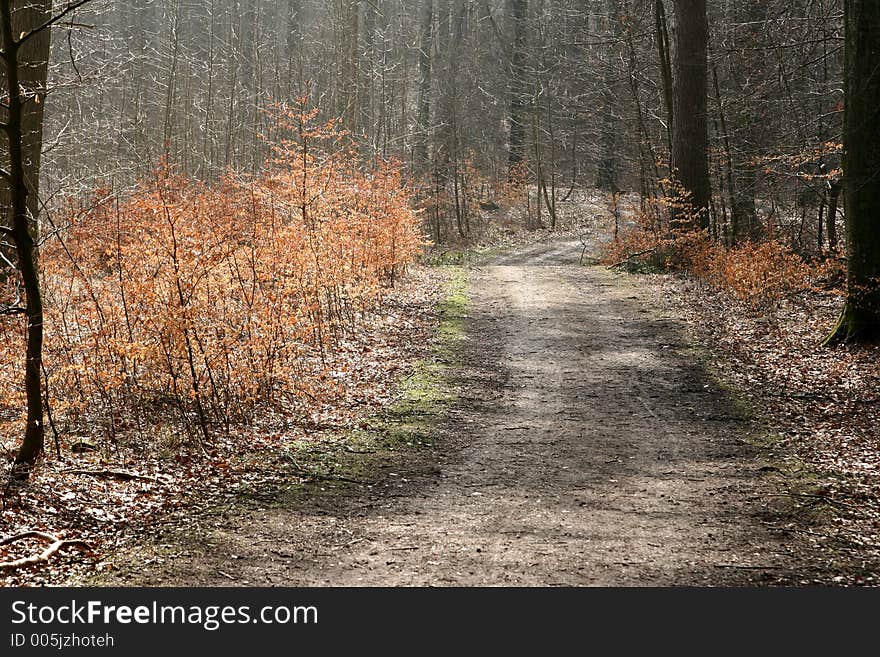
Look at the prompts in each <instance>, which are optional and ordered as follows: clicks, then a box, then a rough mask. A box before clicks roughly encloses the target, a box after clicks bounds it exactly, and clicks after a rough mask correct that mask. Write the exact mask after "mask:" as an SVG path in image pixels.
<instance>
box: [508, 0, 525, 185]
mask: <svg viewBox="0 0 880 657" xmlns="http://www.w3.org/2000/svg"><path fill="white" fill-rule="evenodd" d="M511 8H512V11H513V48H512V50H511V61H510V69H511V70H510V116H509V123H510V127H509V132H508V142H507V144H508V157H507V169H508V173H509V174H512V173H513V172H514V170H515V169H516V167H517V165H518V164H519V163H520V162H522V161H523V157H524V156H525V136H526V112H527V111H528V102H529V99H528V97H527V94H528V92H527V90H526V56H527V54H528V53H527V52H526V48H527V44H528V18H529V3H528V0H511Z"/></svg>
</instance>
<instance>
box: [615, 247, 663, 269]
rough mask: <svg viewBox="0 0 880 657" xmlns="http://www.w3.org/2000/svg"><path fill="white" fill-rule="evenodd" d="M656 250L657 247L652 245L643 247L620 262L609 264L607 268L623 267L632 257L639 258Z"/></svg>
mask: <svg viewBox="0 0 880 657" xmlns="http://www.w3.org/2000/svg"><path fill="white" fill-rule="evenodd" d="M656 251H657V247H656V246H652V247H651V248H650V249H645V250H644V251H639V252H638V253H633V254H631V255H628V256H626V257H625V258H624V259H623V260H621V261H620V262H618V263H616V264H613V265H609V266H608V269H617V268H618V267H623V266H624V265H625V264H626V263H628V262H629V261H630V260H632V259H633V258H641V257H642V256H645V255H648V254H649V253H656Z"/></svg>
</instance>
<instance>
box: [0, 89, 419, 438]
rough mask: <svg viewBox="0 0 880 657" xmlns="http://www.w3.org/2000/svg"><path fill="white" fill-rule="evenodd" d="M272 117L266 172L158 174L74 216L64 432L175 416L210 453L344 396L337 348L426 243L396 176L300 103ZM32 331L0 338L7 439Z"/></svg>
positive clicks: (60, 345)
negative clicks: (243, 430) (264, 411)
mask: <svg viewBox="0 0 880 657" xmlns="http://www.w3.org/2000/svg"><path fill="white" fill-rule="evenodd" d="M272 111H273V117H274V118H275V131H274V134H273V141H272V143H271V147H272V157H271V161H270V162H269V163H268V165H267V168H266V170H265V172H264V173H263V174H261V175H260V176H253V177H246V176H235V175H232V174H229V175H227V176H226V177H225V178H224V179H223V180H221V181H220V182H218V183H216V184H203V183H199V182H195V181H193V180H189V179H187V178H186V177H184V176H181V175H178V174H176V173H175V172H174V171H172V170H171V168H170V167H168V166H165V165H162V166H160V167H159V168H158V169H157V170H156V172H155V175H154V177H153V178H152V179H150V180H148V181H145V182H143V183H142V184H141V185H140V186H138V187H137V188H136V189H135V190H134V191H132V192H131V193H129V194H126V195H119V196H111V195H109V194H108V193H107V192H106V190H99V191H98V192H97V193H96V194H95V196H94V198H92V199H89V200H88V202H87V203H85V204H81V202H80V203H77V202H75V201H71V202H70V203H69V204H68V208H67V211H66V215H67V219H68V223H69V227H68V228H67V229H65V230H64V231H63V232H60V233H59V234H58V235H57V236H56V239H52V240H49V241H48V242H47V244H46V245H45V247H44V248H43V250H42V251H41V266H42V269H43V276H44V287H45V296H46V301H47V317H46V354H45V365H46V380H47V383H48V389H49V393H50V395H51V400H52V410H53V414H54V417H53V419H54V421H55V422H56V423H57V424H59V425H63V426H66V427H68V428H69V430H70V431H75V430H77V429H80V430H89V431H93V430H94V428H95V426H96V425H97V426H101V427H104V428H105V429H106V430H107V431H108V433H113V434H115V432H116V431H117V430H118V429H119V428H120V427H124V426H126V423H130V422H142V421H146V422H148V423H149V422H151V421H154V420H156V419H157V418H159V417H161V418H168V417H169V416H170V417H173V418H176V422H177V423H178V424H179V425H180V426H183V427H186V429H187V430H188V431H189V433H190V435H191V436H193V437H197V438H199V439H200V440H203V441H204V440H208V439H209V438H210V436H211V434H212V432H214V431H216V430H217V429H227V430H228V429H229V428H230V426H231V425H233V424H234V423H239V422H243V421H248V420H249V419H251V418H252V416H253V414H254V412H255V411H256V410H258V409H259V408H260V407H262V406H263V405H273V404H283V405H284V407H285V408H286V409H293V410H296V409H297V408H302V407H303V406H304V405H305V404H307V403H309V402H310V401H313V400H318V399H322V398H324V397H325V396H326V395H327V394H328V393H330V392H332V391H333V390H334V389H335V385H336V384H335V383H334V380H333V379H332V378H331V377H329V376H327V375H326V373H325V371H324V370H325V367H324V365H323V360H324V356H325V354H326V353H327V350H328V349H330V348H332V347H333V345H334V344H335V343H336V341H337V340H338V339H340V337H341V336H343V335H346V334H348V333H350V332H352V331H356V330H357V328H358V326H359V323H360V322H361V321H362V320H363V317H364V315H365V313H366V312H368V311H369V310H370V309H372V308H374V307H375V306H376V305H377V304H378V303H380V302H381V300H382V296H383V293H384V291H385V290H386V288H387V287H388V286H389V285H393V283H394V280H395V278H396V277H398V276H399V275H400V274H401V273H402V272H403V270H404V269H405V267H406V266H407V264H408V263H410V262H411V261H412V260H413V259H414V257H415V256H416V255H417V253H418V251H419V250H420V248H421V244H422V238H421V236H420V235H419V230H418V228H419V227H418V221H417V219H416V217H415V215H414V213H413V212H412V210H411V207H410V197H409V193H408V191H407V189H406V187H405V185H404V184H403V182H402V178H401V173H400V167H399V166H398V165H397V164H395V163H393V162H373V163H370V164H369V165H363V164H361V163H359V162H358V160H357V158H355V157H354V156H353V154H352V153H351V152H350V151H349V150H348V149H347V148H346V147H345V144H344V141H345V140H344V139H343V137H344V133H342V132H340V131H338V130H336V128H335V126H334V125H333V124H324V125H316V123H315V114H314V113H313V112H310V111H306V110H305V101H302V102H301V103H300V104H298V105H297V106H295V107H293V108H289V107H286V106H280V105H279V106H275V107H274V108H273V110H272ZM20 329H21V327H19V326H18V323H17V322H11V321H6V322H3V323H2V324H0V330H2V331H3V332H5V333H6V335H4V336H3V337H4V338H6V339H5V340H4V346H3V347H2V351H0V362H2V364H3V371H2V376H0V394H2V396H3V399H4V408H5V411H6V413H5V414H3V415H0V424H4V423H5V421H9V422H14V423H15V424H14V426H13V425H11V426H10V431H9V434H8V435H14V433H15V430H16V429H17V427H18V426H19V424H18V420H19V419H20V418H19V413H20V410H19V409H21V408H23V407H24V406H23V404H22V403H21V396H22V394H21V390H20V383H19V382H18V378H19V377H18V376H17V373H18V372H19V371H20V366H21V364H20V363H19V362H18V361H19V357H18V354H17V352H16V351H15V346H16V345H20V344H21V340H20V339H9V338H11V337H12V335H11V334H12V333H15V332H16V331H18V332H20ZM0 412H2V411H0Z"/></svg>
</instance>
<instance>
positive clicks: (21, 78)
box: [0, 0, 83, 478]
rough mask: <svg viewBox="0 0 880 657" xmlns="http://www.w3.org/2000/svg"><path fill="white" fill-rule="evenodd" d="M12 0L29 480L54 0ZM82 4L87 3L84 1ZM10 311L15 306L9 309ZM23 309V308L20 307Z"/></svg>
mask: <svg viewBox="0 0 880 657" xmlns="http://www.w3.org/2000/svg"><path fill="white" fill-rule="evenodd" d="M13 4H14V3H13V1H12V0H0V61H2V68H3V74H4V75H3V81H4V82H5V86H6V89H5V94H4V95H5V97H6V107H5V117H4V119H5V120H4V122H3V124H2V131H3V132H4V133H5V135H6V144H5V146H6V149H5V150H6V153H5V155H6V158H5V159H6V161H5V162H4V163H3V167H2V178H3V179H4V180H5V182H6V186H7V189H8V196H7V198H6V199H5V200H6V201H7V203H6V206H7V208H8V210H7V211H8V212H9V219H8V223H7V224H6V225H7V226H8V228H7V229H6V232H7V233H8V234H9V236H10V237H11V239H12V242H13V244H14V245H15V252H16V259H17V267H18V271H19V274H20V276H21V286H22V287H23V288H24V297H25V300H24V308H23V309H22V310H23V311H24V315H25V317H26V319H27V346H26V350H25V351H26V353H25V381H24V387H25V395H26V397H27V419H26V425H25V432H24V438H23V440H22V443H21V448H20V450H19V453H18V455H17V457H16V460H15V462H16V466H18V467H17V471H16V473H17V476H18V477H20V478H24V477H26V476H27V474H28V473H29V470H30V466H31V465H32V464H33V463H34V461H36V459H37V457H38V456H39V454H40V452H42V450H43V439H44V433H43V389H42V380H41V377H42V358H43V299H42V294H41V291H40V279H39V274H38V271H37V262H36V243H35V239H34V233H35V232H36V221H35V219H36V209H37V207H38V205H37V198H36V196H37V181H38V180H39V175H40V172H39V164H40V151H41V149H42V117H43V112H42V107H39V108H38V109H37V108H35V107H34V106H35V105H40V106H42V103H43V99H44V98H45V91H46V71H47V67H48V56H49V29H48V27H47V25H48V21H49V17H50V12H51V5H52V3H51V0H41V1H40V2H32V3H30V4H29V5H28V6H27V7H22V8H19V9H18V10H17V11H16V10H14V8H13ZM79 4H83V3H79ZM8 310H11V309H8ZM16 310H18V309H16Z"/></svg>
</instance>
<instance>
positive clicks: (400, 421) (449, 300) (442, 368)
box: [260, 267, 468, 504]
mask: <svg viewBox="0 0 880 657" xmlns="http://www.w3.org/2000/svg"><path fill="white" fill-rule="evenodd" d="M446 285H447V287H446V294H445V296H444V299H443V301H442V302H441V303H440V304H439V306H438V308H437V311H438V316H439V324H438V327H437V331H436V333H435V336H434V341H433V344H432V346H431V349H430V353H429V355H428V356H426V357H425V358H423V359H421V360H419V361H417V362H416V363H414V364H413V371H412V373H411V374H410V375H409V376H406V377H405V378H403V379H402V380H401V381H400V382H399V383H398V399H397V401H396V402H394V403H393V404H392V405H391V406H389V407H388V408H387V409H386V410H385V411H383V412H382V413H379V414H377V415H375V416H373V417H372V418H370V419H369V420H368V421H367V422H366V423H365V424H363V425H362V426H361V427H360V428H359V429H355V430H351V431H346V432H342V433H336V434H333V433H327V434H322V435H320V436H319V437H317V438H316V439H315V440H312V441H308V442H304V443H294V444H291V445H289V446H288V447H287V448H286V450H285V452H284V455H283V456H284V459H283V460H284V462H285V463H286V465H287V468H288V470H289V473H290V475H291V477H293V478H298V479H302V482H301V483H297V484H294V485H292V486H290V487H289V488H288V489H287V490H286V491H285V493H286V494H285V495H283V496H281V498H279V502H282V501H283V502H284V503H290V501H291V499H298V500H305V499H308V498H311V497H314V496H316V495H326V494H333V493H335V492H338V491H339V490H340V489H347V488H350V487H351V486H358V485H360V486H367V485H371V484H372V483H373V482H375V481H376V480H377V479H379V478H381V476H382V471H383V470H384V469H388V468H391V467H395V468H396V467H397V465H398V464H400V463H401V461H402V459H404V458H405V456H406V454H407V452H408V451H410V450H415V449H419V448H421V447H426V446H430V445H432V444H433V443H434V441H435V440H436V437H437V433H438V427H439V425H440V423H441V421H442V420H443V417H444V414H445V412H446V409H447V408H448V407H449V406H450V404H452V403H453V402H454V401H455V391H454V388H453V387H452V386H451V385H450V383H449V370H450V368H452V367H455V366H456V365H457V364H458V363H459V359H460V352H461V343H462V340H463V338H464V331H465V319H466V314H467V307H468V293H467V287H468V280H467V272H466V271H465V270H464V269H463V268H461V267H450V268H449V276H448V279H447V284H446ZM282 498H283V499H282ZM260 502H261V503H262V504H265V498H264V497H263V496H262V495H261V499H260Z"/></svg>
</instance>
